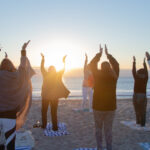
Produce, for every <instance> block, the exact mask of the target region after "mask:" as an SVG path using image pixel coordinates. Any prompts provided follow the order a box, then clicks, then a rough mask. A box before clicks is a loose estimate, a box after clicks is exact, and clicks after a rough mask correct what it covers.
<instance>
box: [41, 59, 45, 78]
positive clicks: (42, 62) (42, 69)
mask: <svg viewBox="0 0 150 150" xmlns="http://www.w3.org/2000/svg"><path fill="white" fill-rule="evenodd" d="M44 63H45V60H44V58H42V61H41V73H42V75H43V76H44V75H45V74H46V70H45V67H44Z"/></svg>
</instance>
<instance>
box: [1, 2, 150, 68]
mask: <svg viewBox="0 0 150 150" xmlns="http://www.w3.org/2000/svg"><path fill="white" fill-rule="evenodd" d="M149 16H150V1H149V0H132V1H131V0H125V1H122V0H53V1H52V0H0V47H2V52H1V53H0V59H2V58H3V57H4V51H6V52H7V53H8V56H9V58H10V59H11V60H12V61H13V62H14V63H15V65H19V62H20V50H21V47H22V45H23V43H24V42H26V41H28V40H31V43H30V45H29V46H28V48H27V54H28V57H29V59H30V61H31V64H32V66H37V67H38V66H40V61H41V56H40V53H41V52H42V53H43V54H44V55H45V61H46V62H45V65H46V66H49V65H55V66H56V68H57V69H58V70H59V69H61V68H62V66H63V65H62V57H63V56H64V55H66V54H67V59H66V68H67V69H68V70H69V69H73V68H79V67H83V64H84V59H85V53H87V55H88V57H89V61H90V60H91V59H92V58H93V57H94V56H95V54H96V53H98V52H99V44H100V43H101V44H102V46H104V44H107V46H108V50H109V53H111V54H112V55H113V56H114V57H115V58H116V59H117V60H118V62H119V64H120V68H121V69H131V68H132V57H133V56H136V58H137V66H138V67H142V65H143V58H144V56H145V51H149V52H150V19H149ZM102 60H106V56H105V54H104V55H103V57H102Z"/></svg>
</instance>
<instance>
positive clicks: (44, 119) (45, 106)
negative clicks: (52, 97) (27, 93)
mask: <svg viewBox="0 0 150 150" xmlns="http://www.w3.org/2000/svg"><path fill="white" fill-rule="evenodd" d="M48 105H49V101H48V100H44V99H42V110H41V111H42V128H46V125H47V110H48Z"/></svg>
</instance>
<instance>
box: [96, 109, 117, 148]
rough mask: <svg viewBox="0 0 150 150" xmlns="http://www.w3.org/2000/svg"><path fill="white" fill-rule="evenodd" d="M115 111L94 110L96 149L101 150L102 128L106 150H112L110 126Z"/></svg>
mask: <svg viewBox="0 0 150 150" xmlns="http://www.w3.org/2000/svg"><path fill="white" fill-rule="evenodd" d="M114 116H115V111H96V110H94V120H95V130H96V133H95V134H96V142H97V149H98V150H102V149H103V146H102V141H103V137H102V130H103V128H104V133H105V140H106V147H107V150H112V125H113V120H114Z"/></svg>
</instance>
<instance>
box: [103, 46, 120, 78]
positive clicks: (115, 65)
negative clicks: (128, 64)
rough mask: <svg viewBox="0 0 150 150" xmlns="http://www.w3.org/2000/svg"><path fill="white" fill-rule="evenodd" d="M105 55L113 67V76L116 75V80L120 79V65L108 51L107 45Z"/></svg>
mask: <svg viewBox="0 0 150 150" xmlns="http://www.w3.org/2000/svg"><path fill="white" fill-rule="evenodd" d="M105 53H106V56H107V58H108V60H109V62H110V64H111V66H112V69H113V74H114V77H115V78H118V77H119V71H120V69H119V63H118V62H117V60H116V59H115V58H114V57H113V56H112V55H110V54H109V53H108V49H107V46H106V45H105Z"/></svg>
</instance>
